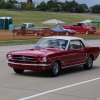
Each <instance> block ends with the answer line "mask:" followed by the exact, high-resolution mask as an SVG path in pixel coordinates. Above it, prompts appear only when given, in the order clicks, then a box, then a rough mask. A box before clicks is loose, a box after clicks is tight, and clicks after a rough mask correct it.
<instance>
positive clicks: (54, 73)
mask: <svg viewBox="0 0 100 100" xmlns="http://www.w3.org/2000/svg"><path fill="white" fill-rule="evenodd" d="M59 73H60V64H59V62H58V61H55V62H54V63H53V65H52V68H51V69H50V75H51V76H58V75H59Z"/></svg>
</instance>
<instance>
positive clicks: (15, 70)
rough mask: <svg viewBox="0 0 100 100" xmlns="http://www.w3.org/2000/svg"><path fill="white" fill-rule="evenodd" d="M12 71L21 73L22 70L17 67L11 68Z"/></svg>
mask: <svg viewBox="0 0 100 100" xmlns="http://www.w3.org/2000/svg"><path fill="white" fill-rule="evenodd" d="M13 70H14V72H16V73H23V72H24V70H23V69H17V68H13Z"/></svg>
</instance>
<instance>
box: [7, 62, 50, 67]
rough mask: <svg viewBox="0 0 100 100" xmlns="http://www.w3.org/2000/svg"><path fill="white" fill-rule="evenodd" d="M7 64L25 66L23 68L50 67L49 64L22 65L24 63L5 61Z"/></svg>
mask: <svg viewBox="0 0 100 100" xmlns="http://www.w3.org/2000/svg"><path fill="white" fill-rule="evenodd" d="M6 62H7V63H8V64H14V65H25V66H44V67H46V66H50V65H51V64H24V63H15V62H11V61H6Z"/></svg>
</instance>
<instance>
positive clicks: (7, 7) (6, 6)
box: [5, 2, 13, 9]
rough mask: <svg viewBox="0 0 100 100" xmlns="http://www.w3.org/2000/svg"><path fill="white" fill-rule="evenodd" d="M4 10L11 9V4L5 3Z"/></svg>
mask: <svg viewBox="0 0 100 100" xmlns="http://www.w3.org/2000/svg"><path fill="white" fill-rule="evenodd" d="M5 8H6V9H12V8H13V3H11V2H6V3H5Z"/></svg>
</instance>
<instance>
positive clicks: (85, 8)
mask: <svg viewBox="0 0 100 100" xmlns="http://www.w3.org/2000/svg"><path fill="white" fill-rule="evenodd" d="M76 11H77V13H85V12H88V11H89V10H88V6H87V5H86V4H79V5H78V7H77V8H76Z"/></svg>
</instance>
